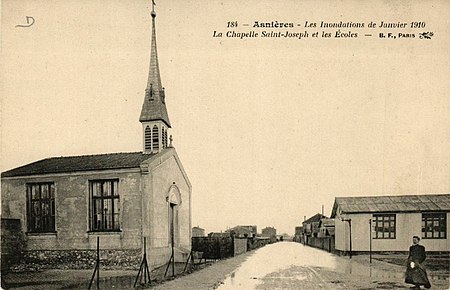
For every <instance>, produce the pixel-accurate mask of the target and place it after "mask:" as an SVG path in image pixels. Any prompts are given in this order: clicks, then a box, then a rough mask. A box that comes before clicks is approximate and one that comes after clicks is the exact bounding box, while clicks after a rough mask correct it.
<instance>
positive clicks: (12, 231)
mask: <svg viewBox="0 0 450 290" xmlns="http://www.w3.org/2000/svg"><path fill="white" fill-rule="evenodd" d="M1 243H2V255H1V257H2V265H1V269H2V271H4V270H7V269H8V268H9V267H10V266H11V265H12V264H16V263H19V262H20V261H21V259H22V257H23V252H24V250H25V247H26V243H25V239H24V235H23V232H22V227H21V223H20V220H19V219H3V218H2V219H1Z"/></svg>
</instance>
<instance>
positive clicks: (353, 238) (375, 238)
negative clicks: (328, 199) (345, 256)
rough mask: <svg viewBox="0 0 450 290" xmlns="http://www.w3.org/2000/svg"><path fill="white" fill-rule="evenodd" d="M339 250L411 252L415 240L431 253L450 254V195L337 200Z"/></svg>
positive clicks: (337, 239) (336, 218)
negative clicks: (413, 238)
mask: <svg viewBox="0 0 450 290" xmlns="http://www.w3.org/2000/svg"><path fill="white" fill-rule="evenodd" d="M331 217H332V218H334V219H335V239H336V240H335V241H336V242H335V243H336V244H335V246H336V250H337V251H340V252H344V253H347V252H349V251H352V252H368V251H369V249H370V247H371V249H372V251H375V252H391V251H394V252H404V251H408V248H409V246H410V245H411V240H412V237H413V236H419V237H421V244H422V245H424V246H425V247H426V250H427V252H449V249H450V237H449V232H448V231H449V229H450V194H424V195H403V196H366V197H337V198H336V199H335V202H334V205H333V211H332V214H331Z"/></svg>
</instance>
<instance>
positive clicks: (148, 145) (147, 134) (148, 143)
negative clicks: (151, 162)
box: [144, 126, 152, 150]
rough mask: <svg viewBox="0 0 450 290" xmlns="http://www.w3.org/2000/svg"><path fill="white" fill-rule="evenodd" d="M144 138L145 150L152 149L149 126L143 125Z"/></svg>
mask: <svg viewBox="0 0 450 290" xmlns="http://www.w3.org/2000/svg"><path fill="white" fill-rule="evenodd" d="M144 139H145V140H144V143H145V144H144V146H145V150H152V129H151V128H150V126H147V127H145V134H144Z"/></svg>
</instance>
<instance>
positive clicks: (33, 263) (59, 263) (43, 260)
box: [15, 250, 142, 270]
mask: <svg viewBox="0 0 450 290" xmlns="http://www.w3.org/2000/svg"><path fill="white" fill-rule="evenodd" d="M96 259H97V253H96V250H33V251H26V252H25V253H24V259H23V262H24V263H23V264H22V265H16V266H15V268H16V269H20V268H26V269H93V268H94V267H95V263H96ZM141 259H142V252H141V250H100V267H101V268H102V269H121V270H138V269H139V265H140V262H141Z"/></svg>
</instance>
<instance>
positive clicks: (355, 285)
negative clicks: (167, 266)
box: [217, 242, 448, 290]
mask: <svg viewBox="0 0 450 290" xmlns="http://www.w3.org/2000/svg"><path fill="white" fill-rule="evenodd" d="M357 260H358V259H357V258H356V259H355V258H353V259H349V258H348V257H339V256H336V255H333V254H330V253H327V252H325V251H322V250H318V249H315V248H311V247H308V246H304V245H302V244H299V243H292V242H282V243H276V244H272V245H268V246H266V247H263V248H261V249H258V250H257V251H255V253H254V254H253V255H252V256H249V258H248V259H247V260H246V261H244V262H243V263H242V264H241V265H240V267H238V268H237V269H236V270H235V271H233V272H232V273H231V274H230V275H229V276H228V277H227V278H226V279H225V280H224V281H223V284H222V285H220V286H219V287H218V288H217V289H219V290H231V289H361V288H364V289H409V286H408V285H407V284H404V283H403V279H404V276H403V275H404V274H403V269H402V268H401V267H393V268H389V267H388V268H385V269H380V267H379V266H378V267H375V266H374V264H372V266H370V265H371V264H369V263H361V262H360V261H359V262H358V261H357ZM443 283H444V284H443V286H441V287H442V288H440V287H438V288H436V287H435V288H434V289H448V279H447V280H444V282H443Z"/></svg>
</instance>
